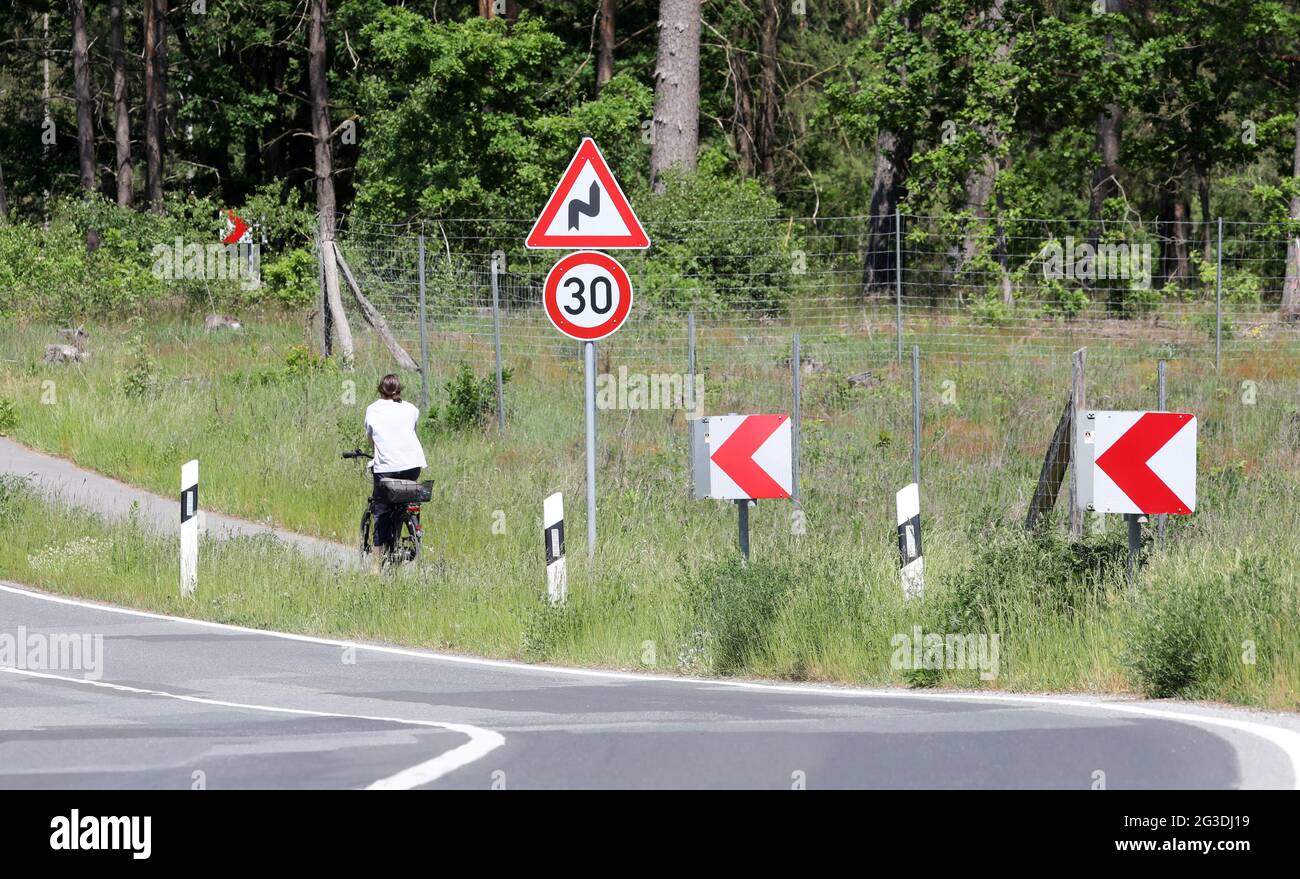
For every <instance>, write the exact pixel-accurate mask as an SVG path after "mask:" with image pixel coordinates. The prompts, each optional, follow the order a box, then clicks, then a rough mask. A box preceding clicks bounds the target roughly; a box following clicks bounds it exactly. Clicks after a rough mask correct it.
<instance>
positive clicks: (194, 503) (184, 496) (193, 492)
mask: <svg viewBox="0 0 1300 879" xmlns="http://www.w3.org/2000/svg"><path fill="white" fill-rule="evenodd" d="M198 512H199V484H198V483H197V482H196V483H194V484H193V485H191V486H190V487H189V488H187V489H185V490H184V491H182V492H181V524H182V525H184V524H185V523H186V522H188V521H189V520H190V519H193V518H194V517H195V516H197V515H198Z"/></svg>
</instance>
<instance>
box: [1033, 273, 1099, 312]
mask: <svg viewBox="0 0 1300 879" xmlns="http://www.w3.org/2000/svg"><path fill="white" fill-rule="evenodd" d="M1038 292H1039V296H1040V297H1041V298H1042V300H1043V305H1042V311H1043V314H1045V315H1048V316H1053V317H1056V316H1059V317H1062V318H1064V319H1065V320H1066V321H1072V320H1074V319H1075V318H1076V317H1078V316H1079V315H1080V314H1082V313H1083V312H1084V311H1086V310H1087V308H1088V306H1089V305H1090V304H1092V300H1091V299H1089V298H1088V294H1087V293H1086V292H1084V290H1083V288H1082V287H1079V286H1077V285H1074V284H1073V283H1071V284H1066V283H1064V282H1062V281H1059V280H1056V279H1055V278H1044V279H1043V281H1042V283H1041V285H1040V286H1039V288H1038Z"/></svg>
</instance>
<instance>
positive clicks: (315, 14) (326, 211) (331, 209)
mask: <svg viewBox="0 0 1300 879" xmlns="http://www.w3.org/2000/svg"><path fill="white" fill-rule="evenodd" d="M310 2H311V31H310V33H309V34H308V37H307V76H308V80H309V85H310V88H311V131H312V137H313V138H314V139H315V141H316V144H315V164H316V210H317V211H318V212H319V213H320V237H321V261H322V263H323V264H324V266H325V297H326V300H327V301H328V303H329V309H330V315H329V318H330V320H331V321H332V322H333V324H334V327H335V328H336V329H337V330H338V334H339V351H340V353H341V354H342V355H343V365H344V367H345V368H351V366H352V357H353V350H352V328H351V327H350V326H348V317H347V314H345V313H344V311H343V297H342V296H340V295H339V268H338V255H337V253H336V252H335V246H334V214H335V210H336V205H335V201H334V151H333V145H332V141H331V138H332V136H333V134H332V129H331V128H330V92H329V82H328V80H327V79H326V76H327V73H328V69H327V66H326V58H325V21H326V19H327V18H328V17H329V10H328V9H327V7H326V0H310Z"/></svg>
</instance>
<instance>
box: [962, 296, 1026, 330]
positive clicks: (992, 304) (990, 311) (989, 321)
mask: <svg viewBox="0 0 1300 879" xmlns="http://www.w3.org/2000/svg"><path fill="white" fill-rule="evenodd" d="M1014 311H1015V306H1013V305H1010V304H1008V303H1006V302H1003V301H1002V294H1001V292H999V291H997V290H989V291H987V292H985V293H984V294H983V295H982V296H977V297H975V298H973V299H972V300H971V303H970V313H971V317H972V318H973V319H974V320H975V322H976V323H979V324H983V325H984V326H986V327H1005V326H1007V325H1008V324H1009V323H1011V318H1012V316H1013V313H1014Z"/></svg>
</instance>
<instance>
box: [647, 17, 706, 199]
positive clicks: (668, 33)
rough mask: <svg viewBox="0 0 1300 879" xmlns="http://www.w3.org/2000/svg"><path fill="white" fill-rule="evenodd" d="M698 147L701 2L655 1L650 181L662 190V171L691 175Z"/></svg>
mask: <svg viewBox="0 0 1300 879" xmlns="http://www.w3.org/2000/svg"><path fill="white" fill-rule="evenodd" d="M699 146H700V0H660V2H659V55H658V58H657V60H656V62H655V118H654V143H653V144H651V147H650V183H651V185H652V186H653V187H654V191H655V192H663V190H664V181H663V177H662V175H663V173H664V172H665V171H667V170H668V169H669V168H672V167H674V166H675V167H679V168H681V169H682V170H684V171H694V170H695V166H696V160H697V158H698V153H699Z"/></svg>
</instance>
